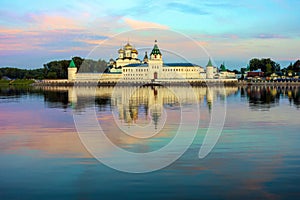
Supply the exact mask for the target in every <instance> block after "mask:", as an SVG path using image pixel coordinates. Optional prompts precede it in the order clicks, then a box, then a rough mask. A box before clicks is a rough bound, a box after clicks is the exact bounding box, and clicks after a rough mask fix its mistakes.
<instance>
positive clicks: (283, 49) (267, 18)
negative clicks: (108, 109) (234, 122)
mask: <svg viewBox="0 0 300 200" xmlns="http://www.w3.org/2000/svg"><path fill="white" fill-rule="evenodd" d="M87 2H88V3H87ZM299 7H300V1H298V0H249V1H247V0H245V1H235V0H214V1H209V0H199V1H195V0H185V1H168V0H166V1H151V0H140V1H137V0H134V1H133V0H132V1H125V0H124V1H121V0H110V1H77V0H69V1H62V0H60V1H56V0H52V1H38V0H1V1H0V60H1V63H0V66H1V67H3V66H15V67H26V68H39V67H42V66H43V64H44V63H47V62H49V61H51V60H58V59H70V58H71V57H72V56H81V57H84V58H86V57H88V56H89V53H90V52H91V51H92V50H93V49H94V48H95V47H98V48H99V44H100V47H101V44H103V43H106V44H108V43H109V45H102V47H101V48H102V51H101V55H99V58H103V59H106V60H108V59H109V58H111V57H112V58H116V57H117V52H116V50H117V49H118V48H120V46H121V45H122V44H125V43H126V42H127V41H128V40H129V41H130V42H131V43H133V44H134V45H135V46H136V48H138V47H139V46H140V45H143V46H144V47H146V46H149V45H150V46H153V38H155V39H158V41H159V46H160V47H161V48H162V49H166V50H172V52H174V51H175V53H178V54H181V52H186V53H187V55H189V57H188V58H187V59H188V60H191V61H192V62H200V63H197V64H200V65H205V64H206V63H204V61H203V60H201V59H199V60H197V55H199V57H201V56H202V57H203V55H200V54H201V53H199V52H197V49H194V48H192V47H191V45H190V43H191V41H193V42H194V43H195V44H197V45H198V46H201V48H203V49H205V52H206V53H207V56H208V57H211V58H212V60H213V62H214V63H215V65H217V66H219V65H220V64H221V63H222V62H223V61H224V62H225V63H226V65H228V67H229V68H238V67H241V66H245V65H246V64H247V63H248V61H249V60H250V59H251V58H253V57H259V58H262V57H270V58H272V59H274V60H275V61H277V62H279V63H280V64H281V65H282V66H283V67H285V66H286V65H287V64H288V63H289V62H294V61H295V60H297V59H300V23H299V19H300V12H299ZM141 28H142V29H143V28H146V29H147V28H156V29H159V30H161V32H160V33H158V32H151V31H148V32H147V31H145V30H144V31H142V32H139V30H140V29H141ZM128 31H129V32H128ZM133 32H134V34H131V33H133ZM147 33H148V34H147ZM174 33H176V34H174ZM149 35H151V37H150V36H149ZM182 35H184V37H182ZM163 36H164V37H163ZM116 38H117V39H116ZM174 41H176V42H174ZM175 44H176V45H175ZM107 46H110V47H109V48H110V50H109V49H107V50H103V49H105V48H107ZM112 50H113V51H112ZM177 50H178V52H177ZM184 56H186V55H184ZM139 57H140V58H142V57H143V55H142V53H140V55H139ZM165 57H166V56H165Z"/></svg>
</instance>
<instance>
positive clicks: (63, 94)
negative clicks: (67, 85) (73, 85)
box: [44, 91, 68, 109]
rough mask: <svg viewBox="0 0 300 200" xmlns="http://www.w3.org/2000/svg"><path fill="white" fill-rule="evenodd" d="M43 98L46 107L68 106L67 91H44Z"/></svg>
mask: <svg viewBox="0 0 300 200" xmlns="http://www.w3.org/2000/svg"><path fill="white" fill-rule="evenodd" d="M44 99H45V102H46V103H47V106H48V107H51V108H52V107H55V108H56V107H62V108H64V109H66V108H67V107H68V92H67V91H44Z"/></svg>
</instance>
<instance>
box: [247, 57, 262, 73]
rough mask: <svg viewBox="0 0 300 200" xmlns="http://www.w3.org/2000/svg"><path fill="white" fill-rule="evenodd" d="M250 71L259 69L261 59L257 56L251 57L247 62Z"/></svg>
mask: <svg viewBox="0 0 300 200" xmlns="http://www.w3.org/2000/svg"><path fill="white" fill-rule="evenodd" d="M249 66H250V71H254V70H258V69H261V67H262V66H261V61H260V60H259V59H257V58H253V59H251V60H250V62H249Z"/></svg>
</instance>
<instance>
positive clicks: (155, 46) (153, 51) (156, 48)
mask: <svg viewBox="0 0 300 200" xmlns="http://www.w3.org/2000/svg"><path fill="white" fill-rule="evenodd" d="M154 42H155V43H154V47H153V49H152V51H151V54H150V56H151V55H161V53H160V50H159V48H158V46H157V40H155V41H154Z"/></svg>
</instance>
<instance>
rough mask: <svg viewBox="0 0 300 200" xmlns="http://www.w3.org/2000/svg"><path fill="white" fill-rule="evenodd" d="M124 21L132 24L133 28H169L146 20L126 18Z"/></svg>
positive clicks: (129, 24)
mask: <svg viewBox="0 0 300 200" xmlns="http://www.w3.org/2000/svg"><path fill="white" fill-rule="evenodd" d="M123 20H124V22H125V23H126V24H127V25H128V26H130V27H131V28H132V29H142V28H159V29H169V27H168V26H165V25H161V24H157V23H153V22H146V21H138V20H134V19H130V18H124V19H123Z"/></svg>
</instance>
